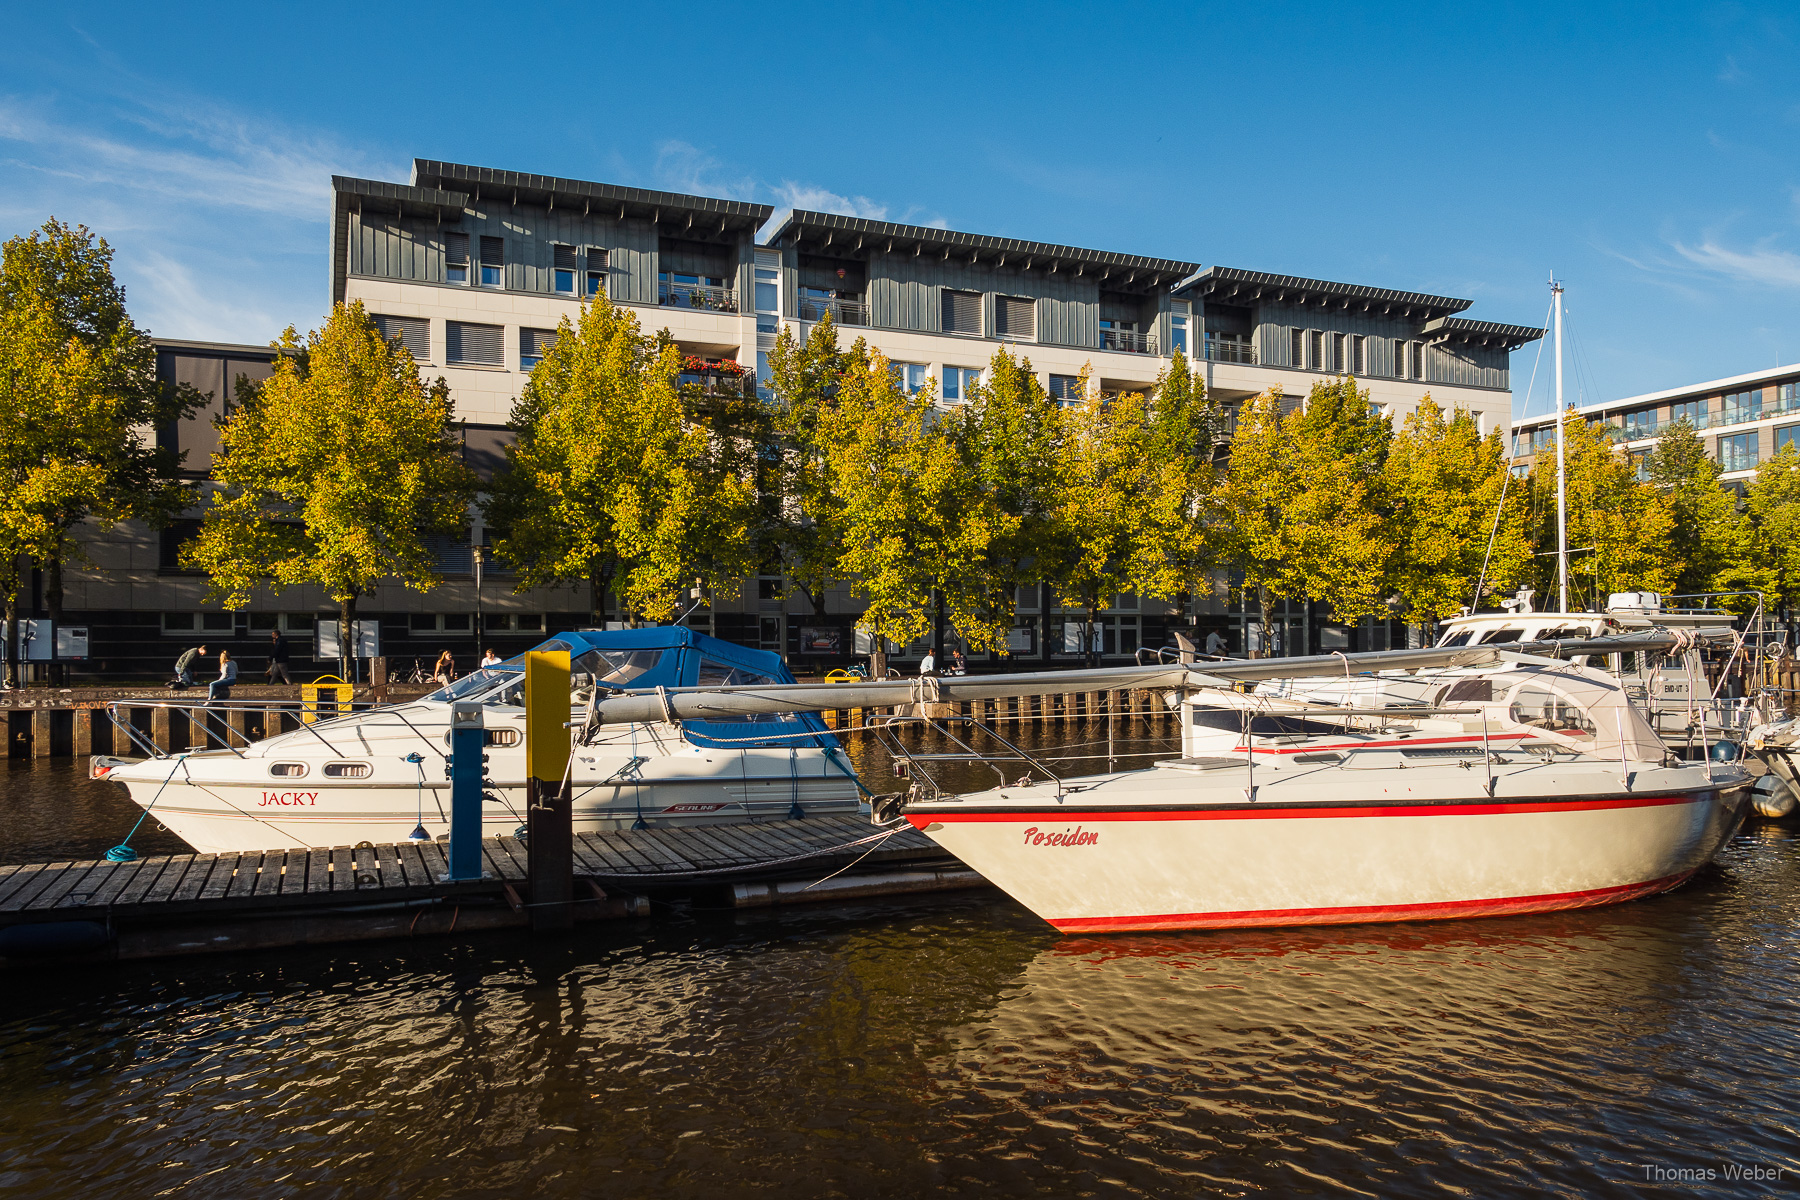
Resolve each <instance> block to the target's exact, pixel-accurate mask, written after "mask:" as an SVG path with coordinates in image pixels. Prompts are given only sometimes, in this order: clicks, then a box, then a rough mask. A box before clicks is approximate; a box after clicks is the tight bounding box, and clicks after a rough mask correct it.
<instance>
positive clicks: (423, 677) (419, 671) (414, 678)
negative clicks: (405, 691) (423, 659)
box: [406, 658, 432, 683]
mask: <svg viewBox="0 0 1800 1200" xmlns="http://www.w3.org/2000/svg"><path fill="white" fill-rule="evenodd" d="M406 682H408V683H430V682H432V679H431V676H429V675H427V674H426V673H425V668H424V667H422V666H420V665H419V660H418V659H416V658H415V659H413V665H412V673H411V674H409V675H408V676H407V677H406Z"/></svg>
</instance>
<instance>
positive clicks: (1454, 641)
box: [1438, 629, 1469, 646]
mask: <svg viewBox="0 0 1800 1200" xmlns="http://www.w3.org/2000/svg"><path fill="white" fill-rule="evenodd" d="M1468 644H1469V631H1468V630H1467V629H1465V630H1463V631H1462V632H1461V633H1453V634H1451V635H1450V636H1448V637H1446V638H1445V639H1444V640H1443V641H1441V642H1439V643H1438V645H1440V646H1466V645H1468Z"/></svg>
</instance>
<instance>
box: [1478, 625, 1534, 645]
mask: <svg viewBox="0 0 1800 1200" xmlns="http://www.w3.org/2000/svg"><path fill="white" fill-rule="evenodd" d="M1524 635H1525V631H1524V630H1523V629H1496V630H1494V632H1493V633H1491V634H1489V635H1488V636H1487V637H1484V638H1482V639H1481V644H1482V645H1484V646H1498V645H1501V644H1503V643H1505V642H1516V641H1518V640H1519V639H1520V638H1521V637H1523V636H1524Z"/></svg>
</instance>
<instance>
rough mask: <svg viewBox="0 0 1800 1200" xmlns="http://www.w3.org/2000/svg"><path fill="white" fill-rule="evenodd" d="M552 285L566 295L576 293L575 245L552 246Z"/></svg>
mask: <svg viewBox="0 0 1800 1200" xmlns="http://www.w3.org/2000/svg"><path fill="white" fill-rule="evenodd" d="M550 252H551V255H552V257H553V259H554V262H553V263H552V265H551V272H550V276H551V287H552V288H553V289H554V290H556V291H558V292H561V293H562V294H563V295H565V296H573V295H574V294H575V247H573V246H551V247H550Z"/></svg>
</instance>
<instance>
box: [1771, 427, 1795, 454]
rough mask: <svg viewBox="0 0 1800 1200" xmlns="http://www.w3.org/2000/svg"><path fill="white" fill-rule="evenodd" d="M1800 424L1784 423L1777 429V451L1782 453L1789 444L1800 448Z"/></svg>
mask: <svg viewBox="0 0 1800 1200" xmlns="http://www.w3.org/2000/svg"><path fill="white" fill-rule="evenodd" d="M1797 435H1800V425H1783V426H1782V427H1781V428H1780V429H1777V430H1776V431H1775V453H1777V454H1780V453H1781V452H1782V451H1783V450H1784V449H1786V448H1787V447H1789V446H1792V447H1794V448H1795V449H1796V450H1800V436H1797Z"/></svg>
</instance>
